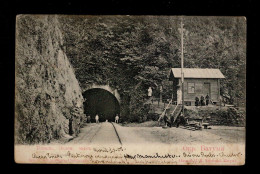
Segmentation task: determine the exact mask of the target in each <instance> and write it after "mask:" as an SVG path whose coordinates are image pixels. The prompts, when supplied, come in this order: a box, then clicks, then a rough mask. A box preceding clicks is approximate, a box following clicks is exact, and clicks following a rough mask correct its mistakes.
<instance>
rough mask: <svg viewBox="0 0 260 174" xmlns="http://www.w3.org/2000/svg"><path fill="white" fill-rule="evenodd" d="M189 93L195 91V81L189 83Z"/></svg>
mask: <svg viewBox="0 0 260 174" xmlns="http://www.w3.org/2000/svg"><path fill="white" fill-rule="evenodd" d="M188 93H189V94H193V93H195V83H188Z"/></svg>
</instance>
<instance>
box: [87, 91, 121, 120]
mask: <svg viewBox="0 0 260 174" xmlns="http://www.w3.org/2000/svg"><path fill="white" fill-rule="evenodd" d="M83 97H84V98H85V100H86V101H85V102H84V112H85V114H86V116H88V115H90V116H91V121H92V122H93V121H94V117H95V115H96V114H98V115H99V121H105V120H106V119H107V120H108V121H114V119H115V116H116V114H120V105H119V102H118V100H117V99H116V97H115V96H114V95H113V94H111V93H110V92H109V91H107V90H104V89H101V88H93V89H89V90H87V91H86V92H84V93H83Z"/></svg>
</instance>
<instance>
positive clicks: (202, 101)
mask: <svg viewBox="0 0 260 174" xmlns="http://www.w3.org/2000/svg"><path fill="white" fill-rule="evenodd" d="M200 105H201V106H204V105H205V102H204V97H203V96H201V97H200Z"/></svg>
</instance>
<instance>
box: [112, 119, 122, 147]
mask: <svg viewBox="0 0 260 174" xmlns="http://www.w3.org/2000/svg"><path fill="white" fill-rule="evenodd" d="M110 123H111V124H112V125H113V128H114V130H115V133H116V136H117V138H118V141H119V143H120V144H121V145H122V141H121V139H120V136H119V134H118V132H117V130H116V127H115V125H114V123H113V122H110Z"/></svg>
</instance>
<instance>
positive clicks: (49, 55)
mask: <svg viewBox="0 0 260 174" xmlns="http://www.w3.org/2000/svg"><path fill="white" fill-rule="evenodd" d="M16 28H17V29H16V67H15V68H16V77H15V83H16V84H15V85H16V89H15V143H18V144H34V143H48V142H50V141H52V140H54V139H62V138H66V137H71V136H77V134H78V133H79V128H80V126H81V125H82V123H83V121H84V119H85V115H84V114H83V97H82V93H81V89H80V86H79V83H78V81H77V79H76V77H75V73H74V70H73V68H72V66H71V64H70V62H69V60H68V58H67V56H66V54H65V51H64V49H65V48H64V46H63V38H62V33H61V31H60V29H59V22H58V20H57V18H56V16H46V15H44V16H43V15H41V16H37V15H19V16H18V17H17V25H16Z"/></svg>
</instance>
